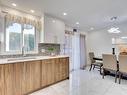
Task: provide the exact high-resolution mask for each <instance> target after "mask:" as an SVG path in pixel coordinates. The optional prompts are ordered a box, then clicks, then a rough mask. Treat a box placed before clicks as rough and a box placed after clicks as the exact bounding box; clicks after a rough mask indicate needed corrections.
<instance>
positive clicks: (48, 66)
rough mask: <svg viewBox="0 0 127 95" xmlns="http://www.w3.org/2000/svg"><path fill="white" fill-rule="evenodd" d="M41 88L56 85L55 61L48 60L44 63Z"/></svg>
mask: <svg viewBox="0 0 127 95" xmlns="http://www.w3.org/2000/svg"><path fill="white" fill-rule="evenodd" d="M41 79H42V80H41V86H42V87H45V86H48V85H51V84H53V83H55V60H54V59H47V60H43V61H42V78H41Z"/></svg>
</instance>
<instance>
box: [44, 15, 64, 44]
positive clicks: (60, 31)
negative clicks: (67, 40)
mask: <svg viewBox="0 0 127 95" xmlns="http://www.w3.org/2000/svg"><path fill="white" fill-rule="evenodd" d="M53 20H54V21H55V22H53ZM64 34H65V24H64V22H63V21H61V20H59V19H56V18H53V17H50V16H47V15H45V16H44V42H45V43H60V44H63V43H64Z"/></svg>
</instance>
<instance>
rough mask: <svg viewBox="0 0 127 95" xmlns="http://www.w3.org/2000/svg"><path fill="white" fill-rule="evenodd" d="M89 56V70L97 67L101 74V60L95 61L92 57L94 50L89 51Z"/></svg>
mask: <svg viewBox="0 0 127 95" xmlns="http://www.w3.org/2000/svg"><path fill="white" fill-rule="evenodd" d="M89 57H90V63H91V65H90V69H89V71H91V69H92V68H93V70H94V68H97V67H98V68H99V70H100V74H101V67H102V65H103V64H102V62H97V61H96V60H95V59H94V57H95V56H94V52H89Z"/></svg>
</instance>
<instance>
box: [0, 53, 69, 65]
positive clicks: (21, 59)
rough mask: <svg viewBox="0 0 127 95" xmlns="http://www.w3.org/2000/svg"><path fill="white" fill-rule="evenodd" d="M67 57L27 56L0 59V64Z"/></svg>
mask: <svg viewBox="0 0 127 95" xmlns="http://www.w3.org/2000/svg"><path fill="white" fill-rule="evenodd" d="M64 57H69V56H67V55H57V56H29V57H18V58H6V59H0V64H10V63H18V62H19V63H20V62H26V61H36V60H45V59H53V58H64Z"/></svg>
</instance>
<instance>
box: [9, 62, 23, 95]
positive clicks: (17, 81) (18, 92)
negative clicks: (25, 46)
mask: <svg viewBox="0 0 127 95" xmlns="http://www.w3.org/2000/svg"><path fill="white" fill-rule="evenodd" d="M13 69H14V72H13V74H14V80H13V81H14V84H13V86H14V87H13V88H14V89H13V90H14V95H23V94H25V92H23V90H22V89H23V87H24V85H25V84H24V63H14V64H13ZM10 82H11V81H10Z"/></svg>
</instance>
